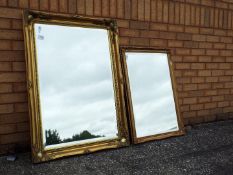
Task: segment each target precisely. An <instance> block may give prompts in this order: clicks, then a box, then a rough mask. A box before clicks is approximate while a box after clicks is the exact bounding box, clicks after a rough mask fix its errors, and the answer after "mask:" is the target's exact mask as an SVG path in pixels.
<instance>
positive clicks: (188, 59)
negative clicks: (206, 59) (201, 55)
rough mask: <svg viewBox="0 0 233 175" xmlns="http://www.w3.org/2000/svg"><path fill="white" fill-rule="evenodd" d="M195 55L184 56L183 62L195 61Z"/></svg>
mask: <svg viewBox="0 0 233 175" xmlns="http://www.w3.org/2000/svg"><path fill="white" fill-rule="evenodd" d="M197 59H198V57H197V56H184V58H183V62H197Z"/></svg>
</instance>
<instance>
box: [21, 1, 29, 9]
mask: <svg viewBox="0 0 233 175" xmlns="http://www.w3.org/2000/svg"><path fill="white" fill-rule="evenodd" d="M28 6H29V4H28V0H19V7H20V8H28Z"/></svg>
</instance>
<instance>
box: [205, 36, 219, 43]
mask: <svg viewBox="0 0 233 175" xmlns="http://www.w3.org/2000/svg"><path fill="white" fill-rule="evenodd" d="M206 41H208V42H219V41H220V39H219V37H218V36H206Z"/></svg>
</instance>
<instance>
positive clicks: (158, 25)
mask: <svg viewBox="0 0 233 175" xmlns="http://www.w3.org/2000/svg"><path fill="white" fill-rule="evenodd" d="M150 29H151V30H160V31H167V30H168V25H167V24H161V23H151V24H150Z"/></svg>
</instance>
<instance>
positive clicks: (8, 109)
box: [0, 104, 14, 114]
mask: <svg viewBox="0 0 233 175" xmlns="http://www.w3.org/2000/svg"><path fill="white" fill-rule="evenodd" d="M13 111H14V106H13V105H12V104H0V114H7V113H13Z"/></svg>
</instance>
